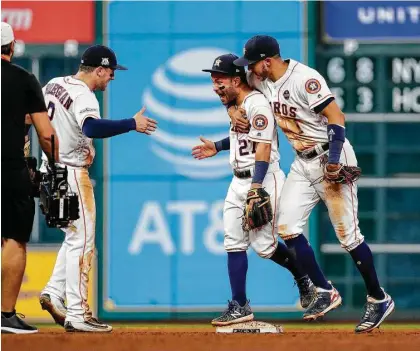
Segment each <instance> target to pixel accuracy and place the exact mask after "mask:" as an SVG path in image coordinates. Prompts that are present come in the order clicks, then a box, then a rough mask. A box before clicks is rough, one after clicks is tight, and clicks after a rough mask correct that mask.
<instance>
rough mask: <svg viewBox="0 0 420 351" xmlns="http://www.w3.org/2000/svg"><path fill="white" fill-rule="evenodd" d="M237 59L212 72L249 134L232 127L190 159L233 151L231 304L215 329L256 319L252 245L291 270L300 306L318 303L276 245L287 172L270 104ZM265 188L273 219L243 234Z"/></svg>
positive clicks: (227, 219)
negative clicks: (253, 194)
mask: <svg viewBox="0 0 420 351" xmlns="http://www.w3.org/2000/svg"><path fill="white" fill-rule="evenodd" d="M237 58H238V57H237V56H235V55H232V54H226V55H222V56H219V57H217V58H216V59H215V60H214V64H213V67H212V69H206V70H203V71H204V72H210V73H211V79H212V81H213V89H214V92H215V93H216V94H218V95H219V97H220V100H221V102H222V103H223V104H225V105H226V104H229V103H232V104H235V105H237V106H240V107H242V108H243V109H244V110H245V111H246V112H247V116H248V119H249V122H250V125H251V127H250V130H249V133H248V131H247V132H246V133H242V132H238V130H236V129H235V128H233V127H231V128H230V132H229V137H228V138H226V139H223V140H220V141H217V142H215V143H214V142H212V141H210V140H207V139H204V138H203V137H201V138H200V139H201V141H202V142H203V143H202V144H201V145H198V146H195V147H194V148H193V150H192V155H193V156H194V157H195V158H196V159H199V160H201V159H205V158H208V157H212V156H214V155H216V154H217V153H218V152H219V151H221V150H230V164H231V166H232V169H233V174H234V176H233V179H232V182H231V184H230V187H229V190H228V193H227V196H226V200H225V206H224V210H223V222H224V233H225V235H224V246H225V249H226V251H227V253H228V272H229V279H230V284H231V290H232V301H230V302H229V305H228V308H227V309H226V311H224V312H223V314H222V315H221V316H220V317H218V318H216V319H214V320H213V321H212V324H213V325H229V324H233V323H239V322H245V321H251V320H253V318H254V315H253V313H252V310H251V308H250V306H249V300H247V296H246V273H247V268H248V260H247V254H246V251H247V249H248V247H249V245H251V247H252V248H253V249H254V250H255V252H256V253H257V254H258V255H259V256H261V257H263V258H269V259H271V260H272V261H274V262H276V263H277V264H279V265H281V266H283V267H285V268H287V269H288V270H289V271H290V272H291V273H292V274H293V276H294V278H295V280H296V282H297V285H298V288H299V292H300V297H301V304H302V307H304V308H307V307H308V306H309V305H310V304H311V302H312V301H313V300H314V298H315V295H316V290H315V287H314V285H313V284H312V282H311V281H310V279H309V277H308V275H306V273H304V271H303V270H302V269H301V267H300V266H299V265H298V264H297V262H296V259H295V258H294V257H293V256H292V254H291V253H290V251H289V250H288V249H287V247H286V246H285V245H284V244H282V243H279V242H278V240H277V235H276V232H277V225H276V223H277V217H278V214H279V199H280V192H281V189H282V187H283V183H284V179H285V176H284V173H283V171H282V170H281V169H280V166H279V160H280V155H279V151H278V135H277V128H276V125H275V119H274V116H273V113H272V112H271V109H270V105H269V104H268V102H267V100H266V99H265V97H264V95H263V94H261V93H260V92H258V91H256V90H253V89H251V88H250V87H249V86H248V84H247V83H246V76H245V70H244V69H243V68H238V67H235V66H234V64H233V61H234V60H235V59H237ZM261 187H263V188H265V190H266V191H267V192H268V194H270V200H271V205H272V208H273V214H274V219H273V221H272V223H268V224H266V225H265V226H263V227H262V228H260V229H259V230H250V231H244V230H243V227H242V220H241V217H242V216H243V213H244V206H245V203H246V200H247V194H248V191H249V190H250V189H256V188H261Z"/></svg>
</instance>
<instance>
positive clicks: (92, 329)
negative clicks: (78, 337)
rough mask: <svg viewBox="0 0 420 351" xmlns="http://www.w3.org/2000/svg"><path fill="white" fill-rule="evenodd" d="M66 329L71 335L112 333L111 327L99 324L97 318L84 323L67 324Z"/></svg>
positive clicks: (65, 324)
mask: <svg viewBox="0 0 420 351" xmlns="http://www.w3.org/2000/svg"><path fill="white" fill-rule="evenodd" d="M64 329H65V330H66V332H69V333H79V332H82V333H83V332H85V333H86V332H87V333H109V332H111V331H112V327H111V326H110V325H107V324H104V323H101V322H99V321H98V320H97V319H96V318H93V317H92V318H91V319H89V320H87V321H84V322H73V321H71V322H66V323H64Z"/></svg>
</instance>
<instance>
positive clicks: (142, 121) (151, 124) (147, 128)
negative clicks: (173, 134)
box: [133, 106, 157, 135]
mask: <svg viewBox="0 0 420 351" xmlns="http://www.w3.org/2000/svg"><path fill="white" fill-rule="evenodd" d="M144 111H146V107H144V106H143V108H142V109H141V110H140V111H139V112H137V113H136V114H135V115H134V117H133V118H134V120H135V121H136V131H137V132H139V133H144V134H147V135H150V134H152V133H153V132H154V131H155V130H156V128H157V121H155V120H154V119H152V118H149V117H147V116H145V115H143V113H144Z"/></svg>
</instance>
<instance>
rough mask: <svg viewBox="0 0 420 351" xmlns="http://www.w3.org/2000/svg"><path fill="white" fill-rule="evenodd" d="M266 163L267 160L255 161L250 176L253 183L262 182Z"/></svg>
mask: <svg viewBox="0 0 420 351" xmlns="http://www.w3.org/2000/svg"><path fill="white" fill-rule="evenodd" d="M268 165H269V164H268V162H265V161H255V173H254V177H253V178H252V182H253V183H258V184H262V182H263V181H264V178H265V175H266V174H267V171H268Z"/></svg>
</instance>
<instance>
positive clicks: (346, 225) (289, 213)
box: [248, 60, 364, 251]
mask: <svg viewBox="0 0 420 351" xmlns="http://www.w3.org/2000/svg"><path fill="white" fill-rule="evenodd" d="M287 61H288V62H289V67H288V69H287V71H286V72H285V74H284V75H283V76H282V77H281V78H280V79H279V80H278V81H276V82H272V81H270V80H269V79H266V80H264V81H261V80H258V79H257V77H255V76H254V75H253V74H248V82H249V83H250V85H251V86H253V87H254V88H257V89H258V90H260V91H261V92H262V93H263V94H264V95H265V97H266V98H267V99H268V100H269V102H270V104H271V108H272V110H273V113H274V115H275V116H276V121H277V124H278V126H279V127H280V128H281V129H282V130H283V132H284V134H285V135H286V136H287V138H288V139H289V141H290V143H291V144H292V146H293V147H294V149H295V150H296V151H303V150H308V149H311V148H313V147H315V146H316V145H317V144H318V145H319V144H321V143H327V142H328V136H327V125H328V120H327V118H326V117H324V116H322V115H321V114H319V113H317V112H319V111H318V109H317V107H319V106H320V105H321V104H323V103H324V102H325V101H326V100H328V99H330V98H332V97H333V95H332V94H331V91H330V89H329V88H328V86H327V83H326V82H325V79H324V78H323V77H322V76H321V75H320V74H319V73H318V72H317V71H316V70H314V69H312V68H310V67H308V66H306V65H304V64H302V63H300V62H297V61H294V60H287ZM326 162H327V156H326V155H322V156H320V157H318V158H316V157H315V158H313V159H311V160H304V159H302V158H300V157H296V158H295V160H294V162H293V163H292V165H291V168H290V173H289V174H288V176H287V179H286V182H285V184H284V187H283V190H282V193H281V201H280V215H279V221H278V232H279V234H280V236H281V237H282V239H284V240H288V239H291V238H293V237H296V236H297V235H300V234H301V233H303V230H304V228H305V226H306V223H307V220H308V218H309V215H310V213H311V211H312V209H313V208H314V207H315V205H316V204H317V203H318V201H319V200H320V199H322V200H323V201H324V203H325V205H326V206H327V208H328V213H329V216H330V220H331V223H332V225H333V227H334V229H335V232H336V235H337V238H338V240H339V241H340V243H341V246H342V247H343V248H345V249H346V250H348V251H350V250H352V249H354V248H355V247H357V245H359V244H360V243H361V242H363V240H364V237H363V235H362V234H361V232H360V228H359V221H358V218H357V205H358V199H357V185H356V184H352V185H347V184H340V185H338V184H330V183H327V182H323V181H321V180H322V178H323V175H324V172H323V165H324V164H325V163H326ZM340 163H342V164H345V165H349V166H356V165H357V159H356V155H355V153H354V150H353V148H352V146H351V145H350V143H349V142H348V140H346V141H345V143H344V145H343V150H342V153H341V157H340Z"/></svg>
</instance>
